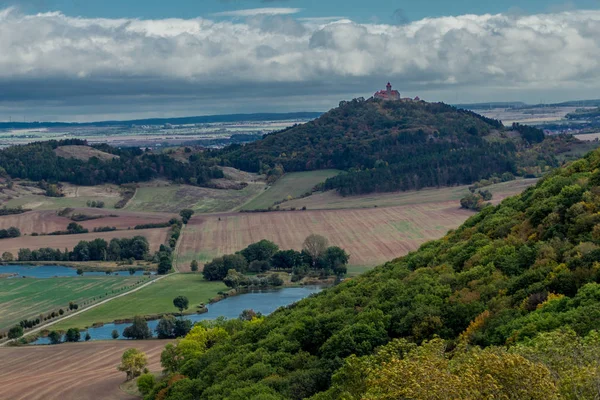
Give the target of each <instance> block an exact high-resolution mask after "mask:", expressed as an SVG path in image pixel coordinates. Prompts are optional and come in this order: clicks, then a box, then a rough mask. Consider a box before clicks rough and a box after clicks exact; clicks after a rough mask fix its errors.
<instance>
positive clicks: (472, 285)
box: [148, 150, 600, 400]
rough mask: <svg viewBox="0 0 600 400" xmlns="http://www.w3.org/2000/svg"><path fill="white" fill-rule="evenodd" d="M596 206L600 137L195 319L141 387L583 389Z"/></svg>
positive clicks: (306, 391)
mask: <svg viewBox="0 0 600 400" xmlns="http://www.w3.org/2000/svg"><path fill="white" fill-rule="evenodd" d="M599 212H600V150H599V151H595V152H593V153H590V154H589V155H587V156H586V157H585V158H583V159H581V160H578V161H575V162H573V163H571V164H570V165H568V166H566V167H564V168H560V169H557V170H556V171H554V172H553V173H551V174H550V175H548V176H546V177H545V178H543V179H542V180H540V181H539V182H538V184H537V185H536V186H535V187H532V188H530V189H528V190H526V191H525V192H524V193H522V194H521V195H518V196H515V197H511V198H508V199H506V200H504V201H503V202H502V203H501V204H500V205H498V206H495V207H494V206H489V207H487V208H485V209H484V210H483V211H482V212H480V213H479V214H477V215H475V216H473V217H472V218H470V219H469V220H468V221H467V222H466V223H465V224H463V225H462V226H461V227H460V228H458V229H457V230H456V231H453V232H450V233H448V234H447V235H446V236H445V237H444V238H442V239H440V240H436V241H432V242H429V243H426V244H425V245H423V246H422V247H421V248H420V249H419V250H418V251H416V252H413V253H411V254H409V255H407V256H405V257H403V258H400V259H396V260H394V261H391V262H388V263H386V264H385V265H382V266H380V267H378V268H376V269H374V270H373V271H371V272H368V273H366V274H364V275H362V276H360V277H358V278H355V279H352V280H348V281H346V282H343V283H341V284H339V285H337V286H335V287H333V288H330V289H327V290H325V291H323V292H322V293H320V294H318V295H315V296H312V297H311V298H308V299H305V300H303V301H301V302H299V303H297V304H295V305H292V306H289V307H286V308H284V309H280V310H278V311H276V312H275V313H273V314H271V315H270V316H268V317H266V318H264V319H254V320H253V321H251V322H248V323H242V322H241V321H239V320H236V321H229V322H223V321H217V322H216V323H213V324H212V325H205V327H204V328H198V329H197V330H196V332H195V333H194V335H191V336H189V337H188V338H186V340H185V341H182V345H181V348H179V347H175V348H173V347H171V348H169V349H167V350H166V351H165V353H164V354H163V357H164V359H163V366H165V368H166V369H167V370H170V371H172V372H176V373H177V374H181V375H175V376H177V379H174V378H171V379H170V380H164V381H162V382H160V383H159V384H158V385H157V386H156V388H155V391H154V392H153V394H151V395H150V396H148V398H160V399H171V400H174V399H184V398H190V399H191V398H197V399H224V398H227V399H303V398H310V397H311V396H314V397H312V398H313V399H320V400H323V399H342V398H343V399H360V398H372V399H396V398H413V399H434V398H435V399H442V398H470V399H484V398H485V399H489V398H505V399H523V398H528V399H540V400H542V399H550V398H551V399H587V398H593V397H594V393H595V394H597V384H598V382H599V378H598V377H599V376H600V366H599V364H598V359H600V346H599V343H600V338H599V336H598V334H597V333H595V332H594V330H597V329H599V328H600V322H599V321H600V284H598V282H599V281H600V275H599V269H600V264H599V262H598V260H600V213H599ZM194 343H196V344H195V345H194ZM194 346H196V347H194ZM382 346H383V347H382ZM480 347H483V348H485V350H481V349H480ZM507 347H508V349H507ZM376 349H378V350H376ZM482 376H485V377H486V378H485V379H481V377H482ZM423 391H424V392H423ZM447 391H448V392H447ZM586 393H588V394H590V396H588V395H586ZM186 396H187V397H186Z"/></svg>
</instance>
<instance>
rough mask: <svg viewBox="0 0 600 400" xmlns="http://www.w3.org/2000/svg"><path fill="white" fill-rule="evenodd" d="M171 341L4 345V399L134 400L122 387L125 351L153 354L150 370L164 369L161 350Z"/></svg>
mask: <svg viewBox="0 0 600 400" xmlns="http://www.w3.org/2000/svg"><path fill="white" fill-rule="evenodd" d="M167 343H168V341H164V340H146V341H125V340H113V341H107V342H92V343H65V344H61V345H57V346H28V347H2V348H0V365H3V366H4V368H2V373H1V374H0V388H1V391H0V398H1V399H11V400H25V399H27V400H65V399H77V400H135V399H139V397H135V396H131V395H128V394H126V393H124V392H123V391H121V390H120V389H119V385H120V384H122V383H123V382H124V381H125V373H123V372H120V371H117V365H119V363H120V361H121V356H122V355H123V352H124V351H125V350H127V349H128V348H132V347H133V348H136V349H139V350H141V351H143V352H144V353H146V355H147V356H148V369H149V370H150V371H151V372H155V373H157V372H160V370H161V367H160V353H161V352H162V350H163V349H164V347H165V345H166V344H167Z"/></svg>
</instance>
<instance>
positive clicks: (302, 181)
mask: <svg viewBox="0 0 600 400" xmlns="http://www.w3.org/2000/svg"><path fill="white" fill-rule="evenodd" d="M340 172H341V171H339V170H335V169H324V170H319V171H308V172H291V173H288V174H285V175H284V176H283V177H282V178H280V179H278V180H277V182H275V184H274V185H273V186H271V187H269V188H268V189H267V190H265V191H263V192H262V193H261V194H260V195H259V196H258V197H256V198H254V199H252V201H250V202H248V203H247V204H245V205H244V206H243V207H242V210H264V209H267V208H269V207H271V206H273V205H274V203H275V202H278V201H281V200H284V199H287V198H296V197H300V196H302V195H303V194H305V193H307V192H311V190H312V188H313V187H315V186H316V185H317V184H319V183H321V182H324V181H325V180H327V178H331V177H332V176H336V175H337V174H339V173H340Z"/></svg>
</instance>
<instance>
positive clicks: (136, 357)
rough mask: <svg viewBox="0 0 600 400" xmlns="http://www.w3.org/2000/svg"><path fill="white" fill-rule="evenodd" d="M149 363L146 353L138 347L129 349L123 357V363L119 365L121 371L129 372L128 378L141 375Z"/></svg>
mask: <svg viewBox="0 0 600 400" xmlns="http://www.w3.org/2000/svg"><path fill="white" fill-rule="evenodd" d="M146 365H148V358H147V357H146V354H144V353H143V352H141V351H139V350H138V349H127V350H125V352H124V353H123V356H122V357H121V364H120V365H119V366H118V367H117V369H118V370H119V371H123V372H125V373H126V374H127V380H128V381H129V380H131V379H134V378H136V377H138V376H140V375H141V373H142V371H143V370H144V368H146Z"/></svg>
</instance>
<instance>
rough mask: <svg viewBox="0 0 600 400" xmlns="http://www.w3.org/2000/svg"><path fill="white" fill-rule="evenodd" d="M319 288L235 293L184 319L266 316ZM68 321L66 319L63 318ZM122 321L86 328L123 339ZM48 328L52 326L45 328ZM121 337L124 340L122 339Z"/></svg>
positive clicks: (102, 337)
mask: <svg viewBox="0 0 600 400" xmlns="http://www.w3.org/2000/svg"><path fill="white" fill-rule="evenodd" d="M322 289H323V288H322V287H320V286H303V287H298V288H283V289H270V290H255V291H252V292H250V293H244V294H240V295H238V296H232V297H228V298H226V299H224V300H221V301H219V302H216V303H214V304H209V305H208V306H207V308H208V312H206V313H204V314H193V315H186V316H185V318H186V319H189V320H191V321H192V322H198V321H203V320H207V319H216V318H218V317H225V318H237V317H239V315H240V314H241V313H242V311H244V310H247V309H253V310H254V311H256V312H260V313H262V314H264V315H268V314H270V313H272V312H273V311H275V310H276V309H278V308H279V307H282V306H287V305H290V304H293V303H295V302H297V301H299V300H302V299H303V298H305V297H308V296H310V295H311V294H313V293H318V292H320V291H321V290H322ZM67 321H68V320H67ZM130 325H131V324H130V323H125V324H105V325H103V326H101V327H98V328H89V329H88V330H87V332H88V333H89V334H90V336H91V337H92V339H91V340H109V339H112V336H111V334H112V331H113V330H114V329H116V330H117V331H118V332H119V339H124V338H123V337H122V336H121V335H122V334H123V330H124V329H125V328H126V327H128V326H130ZM157 325H158V320H153V321H148V327H149V328H150V329H151V330H152V334H153V335H155V334H156V333H155V332H154V330H155V329H156V326H157ZM49 329H50V330H52V327H50V328H49ZM85 333H86V332H82V333H81V338H82V339H83V338H84V337H85ZM124 340H125V339H124ZM49 343H50V340H49V339H48V338H39V339H38V340H36V341H35V342H33V343H32V344H49Z"/></svg>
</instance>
